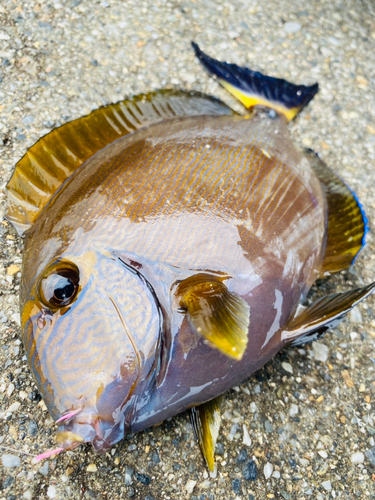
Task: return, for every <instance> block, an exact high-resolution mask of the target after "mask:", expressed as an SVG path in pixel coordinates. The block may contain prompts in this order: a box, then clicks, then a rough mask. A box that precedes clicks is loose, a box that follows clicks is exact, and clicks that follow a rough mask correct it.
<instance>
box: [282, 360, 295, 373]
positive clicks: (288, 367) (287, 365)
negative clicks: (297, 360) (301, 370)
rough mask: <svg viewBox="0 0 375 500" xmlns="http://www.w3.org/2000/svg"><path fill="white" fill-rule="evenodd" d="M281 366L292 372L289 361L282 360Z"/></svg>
mask: <svg viewBox="0 0 375 500" xmlns="http://www.w3.org/2000/svg"><path fill="white" fill-rule="evenodd" d="M281 367H282V368H283V369H284V370H285V371H286V372H288V373H293V366H292V365H291V364H290V363H287V362H286V361H283V362H282V363H281Z"/></svg>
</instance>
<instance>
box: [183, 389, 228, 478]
mask: <svg viewBox="0 0 375 500" xmlns="http://www.w3.org/2000/svg"><path fill="white" fill-rule="evenodd" d="M222 400H223V398H222V396H219V397H217V398H215V399H212V400H211V401H207V402H206V403H203V404H201V405H199V406H195V407H193V408H191V409H190V419H191V423H192V426H193V429H194V433H195V435H196V438H197V440H198V442H199V446H200V449H201V451H202V455H203V457H204V459H205V460H206V463H207V466H208V468H209V470H210V471H211V472H213V471H214V468H215V446H216V442H217V438H218V436H219V430H220V424H221V413H220V408H221V404H222Z"/></svg>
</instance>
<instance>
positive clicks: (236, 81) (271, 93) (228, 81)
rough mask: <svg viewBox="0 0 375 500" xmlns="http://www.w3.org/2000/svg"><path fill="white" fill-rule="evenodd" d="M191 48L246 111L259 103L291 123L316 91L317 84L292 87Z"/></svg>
mask: <svg viewBox="0 0 375 500" xmlns="http://www.w3.org/2000/svg"><path fill="white" fill-rule="evenodd" d="M192 46H193V49H194V52H195V55H196V56H197V57H198V59H199V61H200V62H201V64H202V66H203V67H204V69H205V70H206V71H207V72H208V73H209V74H210V75H211V76H213V77H215V78H217V80H218V82H219V83H220V84H221V85H222V86H223V87H224V88H226V89H227V90H228V91H229V92H230V93H231V94H233V95H234V96H235V97H236V98H237V99H238V100H239V101H240V102H242V104H243V105H244V106H245V107H246V108H248V109H249V108H252V107H253V106H255V105H257V104H260V105H263V106H267V107H269V108H272V109H274V110H275V111H277V112H278V113H281V114H283V115H285V116H286V118H287V120H288V121H290V120H292V119H293V118H294V117H295V116H296V115H297V114H298V113H299V112H300V111H301V109H302V108H304V107H305V106H306V105H307V104H308V103H309V102H310V101H311V99H312V98H313V97H314V95H315V94H316V93H317V92H318V90H319V86H318V84H317V83H315V84H314V85H311V86H305V85H294V84H293V83H289V82H287V81H286V80H283V79H281V78H273V77H271V76H266V75H262V73H259V72H258V71H252V70H251V69H248V68H241V67H240V66H237V65H236V64H229V63H225V62H220V61H217V60H216V59H213V58H212V57H209V56H208V55H207V54H205V53H204V52H202V50H201V49H200V48H199V47H198V45H197V44H196V43H195V42H192Z"/></svg>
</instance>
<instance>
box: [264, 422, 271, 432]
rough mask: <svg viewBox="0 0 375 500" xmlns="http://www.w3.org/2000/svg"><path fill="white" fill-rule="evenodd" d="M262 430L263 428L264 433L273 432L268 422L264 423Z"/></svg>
mask: <svg viewBox="0 0 375 500" xmlns="http://www.w3.org/2000/svg"><path fill="white" fill-rule="evenodd" d="M264 428H265V431H266V432H273V425H272V424H271V422H270V421H269V420H266V421H265V422H264Z"/></svg>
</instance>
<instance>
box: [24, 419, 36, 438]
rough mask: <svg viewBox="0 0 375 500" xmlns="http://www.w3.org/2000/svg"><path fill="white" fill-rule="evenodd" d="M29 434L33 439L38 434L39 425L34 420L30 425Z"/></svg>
mask: <svg viewBox="0 0 375 500" xmlns="http://www.w3.org/2000/svg"><path fill="white" fill-rule="evenodd" d="M27 432H28V433H29V435H30V436H32V437H33V436H35V435H36V434H37V433H38V425H37V423H36V422H34V420H30V422H29V425H28V426H27Z"/></svg>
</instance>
